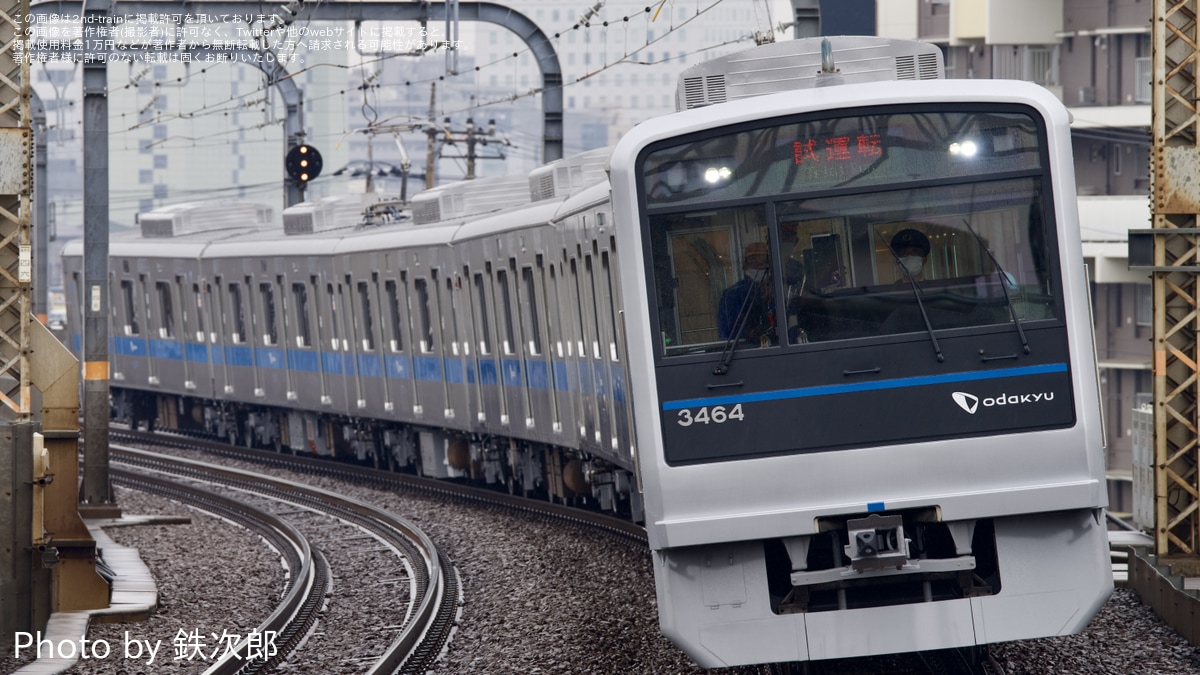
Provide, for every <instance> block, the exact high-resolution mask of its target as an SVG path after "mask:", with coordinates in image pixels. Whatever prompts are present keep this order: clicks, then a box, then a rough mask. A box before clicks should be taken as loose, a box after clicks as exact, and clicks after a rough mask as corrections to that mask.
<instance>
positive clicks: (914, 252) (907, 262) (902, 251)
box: [891, 227, 930, 283]
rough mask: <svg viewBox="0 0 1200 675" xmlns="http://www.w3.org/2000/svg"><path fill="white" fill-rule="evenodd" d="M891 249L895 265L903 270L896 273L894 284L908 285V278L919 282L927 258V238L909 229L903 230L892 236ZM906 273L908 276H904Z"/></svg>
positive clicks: (922, 276) (922, 275) (919, 232)
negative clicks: (894, 255) (894, 256)
mask: <svg viewBox="0 0 1200 675" xmlns="http://www.w3.org/2000/svg"><path fill="white" fill-rule="evenodd" d="M891 248H892V251H893V252H894V253H895V254H896V260H897V263H898V264H899V266H900V267H901V268H903V269H900V270H897V272H896V274H897V279H896V283H908V277H909V276H911V277H912V278H913V281H921V280H922V279H923V278H924V272H925V260H926V259H927V258H928V257H929V249H930V246H929V237H926V236H925V235H924V234H923V233H922V232H921V231H920V230H914V229H912V228H911V227H910V228H907V229H903V230H900V231H899V232H897V233H896V234H895V235H893V236H892V243H891ZM906 271H907V272H908V274H905V272H906Z"/></svg>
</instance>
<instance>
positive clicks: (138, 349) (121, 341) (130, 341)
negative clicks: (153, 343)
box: [111, 335, 146, 356]
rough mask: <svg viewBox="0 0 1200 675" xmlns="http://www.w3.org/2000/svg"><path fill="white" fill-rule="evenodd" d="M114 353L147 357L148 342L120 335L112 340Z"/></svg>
mask: <svg viewBox="0 0 1200 675" xmlns="http://www.w3.org/2000/svg"><path fill="white" fill-rule="evenodd" d="M111 350H112V353H114V354H120V355H121V356H146V341H145V340H143V339H142V338H134V337H125V336H121V335H118V336H117V337H114V338H113V339H112V347H111Z"/></svg>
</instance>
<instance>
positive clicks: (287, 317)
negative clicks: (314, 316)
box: [271, 274, 296, 401]
mask: <svg viewBox="0 0 1200 675" xmlns="http://www.w3.org/2000/svg"><path fill="white" fill-rule="evenodd" d="M286 284H287V282H286V281H285V280H284V277H283V275H282V274H277V275H275V280H274V281H273V282H271V292H272V294H273V295H274V296H275V298H276V299H277V301H278V303H279V313H278V315H277V316H276V320H277V321H278V324H279V340H278V342H277V343H276V346H277V348H278V349H279V358H280V360H281V361H282V364H283V388H284V392H285V394H284V395H285V397H286V398H287V400H289V401H294V400H296V373H295V372H294V370H293V368H292V359H290V358H289V357H288V355H289V354H290V352H291V348H292V339H293V337H294V336H295V328H294V327H293V326H292V318H291V316H292V313H291V312H289V311H288V309H289V308H288V305H289V304H290V302H289V301H288V294H287V291H286V290H285V289H286V288H287V285H286Z"/></svg>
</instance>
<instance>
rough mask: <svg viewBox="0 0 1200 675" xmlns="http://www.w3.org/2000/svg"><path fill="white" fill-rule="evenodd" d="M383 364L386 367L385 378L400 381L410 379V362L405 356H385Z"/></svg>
mask: <svg viewBox="0 0 1200 675" xmlns="http://www.w3.org/2000/svg"><path fill="white" fill-rule="evenodd" d="M383 362H384V364H385V365H386V366H387V376H388V377H396V378H400V379H405V380H407V379H409V378H410V377H412V362H411V361H409V358H408V357H407V356H385V357H383Z"/></svg>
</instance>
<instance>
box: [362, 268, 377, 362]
mask: <svg viewBox="0 0 1200 675" xmlns="http://www.w3.org/2000/svg"><path fill="white" fill-rule="evenodd" d="M358 303H359V307H360V308H361V309H362V314H361V317H360V318H361V320H362V326H361V327H362V335H363V338H362V348H363V349H364V350H365V351H368V352H373V351H375V319H374V317H372V316H371V291H370V289H369V287H368V286H367V282H365V281H360V282H358Z"/></svg>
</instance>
